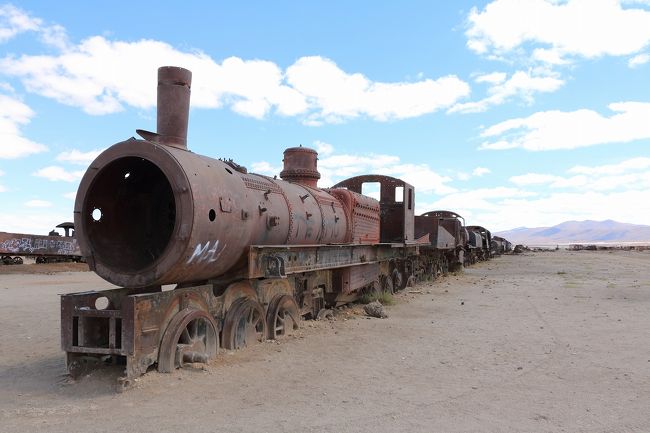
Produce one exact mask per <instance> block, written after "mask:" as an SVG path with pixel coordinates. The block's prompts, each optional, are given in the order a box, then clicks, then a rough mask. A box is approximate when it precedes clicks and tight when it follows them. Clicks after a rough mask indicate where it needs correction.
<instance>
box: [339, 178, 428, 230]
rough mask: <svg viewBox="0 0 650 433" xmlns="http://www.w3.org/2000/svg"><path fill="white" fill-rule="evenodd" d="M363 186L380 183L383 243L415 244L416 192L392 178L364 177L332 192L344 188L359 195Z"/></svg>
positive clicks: (409, 186) (342, 184)
mask: <svg viewBox="0 0 650 433" xmlns="http://www.w3.org/2000/svg"><path fill="white" fill-rule="evenodd" d="M364 183H379V185H380V192H379V206H380V222H381V235H380V241H381V242H382V243H391V242H404V243H408V242H414V241H415V226H414V215H415V213H414V212H415V211H414V209H415V190H414V188H413V186H412V185H410V184H408V183H406V182H404V181H403V180H401V179H397V178H394V177H391V176H383V175H375V174H369V175H363V176H356V177H352V178H350V179H346V180H343V181H341V182H339V183H337V184H336V185H334V186H333V187H332V188H346V189H348V190H350V191H352V192H355V193H357V194H361V192H362V187H363V184H364ZM396 188H402V191H403V193H402V196H401V197H400V198H401V201H399V200H396Z"/></svg>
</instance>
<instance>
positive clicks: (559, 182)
mask: <svg viewBox="0 0 650 433" xmlns="http://www.w3.org/2000/svg"><path fill="white" fill-rule="evenodd" d="M568 173H571V174H573V176H558V175H552V174H539V173H527V174H524V175H520V176H512V177H511V178H510V181H511V182H512V183H514V184H515V185H518V186H533V185H546V186H548V187H550V188H568V189H571V188H573V189H575V188H578V189H580V190H581V191H613V190H636V189H650V158H647V157H638V158H631V159H628V160H625V161H622V162H620V163H617V164H607V165H601V166H596V167H587V166H583V165H578V166H575V167H572V168H570V169H569V170H568Z"/></svg>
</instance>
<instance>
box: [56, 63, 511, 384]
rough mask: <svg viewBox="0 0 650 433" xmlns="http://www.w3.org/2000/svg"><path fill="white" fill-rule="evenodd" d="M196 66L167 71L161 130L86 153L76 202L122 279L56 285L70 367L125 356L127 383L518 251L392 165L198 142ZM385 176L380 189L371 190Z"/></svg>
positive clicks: (91, 247) (97, 267) (96, 261)
mask: <svg viewBox="0 0 650 433" xmlns="http://www.w3.org/2000/svg"><path fill="white" fill-rule="evenodd" d="M190 82H191V73H190V72H189V71H187V70H185V69H182V68H177V67H163V68H160V69H159V70H158V118H157V132H156V133H153V132H148V131H142V130H138V131H137V133H138V135H140V137H141V139H135V138H130V139H127V140H125V141H123V142H120V143H117V144H115V145H113V146H111V147H110V148H108V149H107V150H106V151H104V152H103V153H102V154H101V155H99V156H98V157H97V159H96V160H95V161H93V162H92V163H91V164H90V167H89V168H88V170H87V172H86V173H85V175H84V177H83V179H82V180H81V183H80V186H79V190H78V192H77V199H76V202H75V209H74V216H75V219H74V224H75V227H76V239H77V241H78V244H79V247H80V252H81V255H82V256H83V257H84V258H85V260H86V261H87V263H88V265H89V267H90V268H91V269H92V270H94V271H95V272H96V273H97V274H98V275H99V276H101V277H102V278H104V279H105V280H107V281H109V282H111V283H113V284H115V285H116V286H118V288H115V289H111V290H104V291H89V292H83V293H73V294H65V295H62V296H61V328H62V329H61V341H62V348H63V350H64V351H65V352H66V356H67V367H68V371H69V372H70V374H72V375H76V374H79V373H80V372H82V371H85V370H86V369H87V368H88V367H89V366H91V365H95V364H96V363H97V361H112V362H115V363H118V364H120V365H124V367H125V370H124V377H122V378H121V379H120V381H121V383H122V384H124V385H128V383H130V381H131V379H132V378H134V377H137V376H139V375H140V374H143V373H144V372H146V371H147V369H149V368H151V367H153V366H156V367H157V369H158V370H159V371H162V372H171V371H173V370H174V369H176V368H178V367H182V366H184V365H186V364H188V363H196V362H203V363H206V362H208V361H209V360H210V359H212V358H214V357H215V356H217V353H218V351H219V350H220V348H223V349H230V350H231V349H240V348H243V347H246V346H249V345H252V344H255V343H257V342H261V341H264V340H267V339H276V338H279V337H282V336H286V335H288V334H290V333H292V332H293V331H294V330H295V329H297V328H298V326H299V323H300V320H301V319H303V318H312V319H318V318H322V317H324V316H327V315H329V314H331V309H332V308H333V307H336V306H339V305H342V304H345V303H348V302H352V301H354V300H355V299H357V298H358V297H359V296H360V295H361V294H364V293H367V292H372V291H387V292H394V291H397V290H400V289H403V288H404V287H406V286H407V285H409V284H414V283H417V282H419V281H427V280H432V279H435V278H437V277H439V276H441V275H444V274H445V273H447V272H448V271H450V270H454V269H457V268H460V267H462V266H468V265H471V264H473V263H475V262H477V261H481V260H487V259H489V258H491V257H493V256H494V255H498V254H502V253H505V252H508V251H510V250H511V244H510V243H509V242H508V241H507V240H505V239H502V238H499V237H496V236H491V234H490V231H489V230H487V229H486V228H484V227H481V226H476V225H465V221H464V220H463V219H462V217H461V216H460V215H458V214H456V213H454V212H450V211H431V212H427V213H425V214H423V215H419V216H416V215H415V213H414V209H415V190H414V188H413V186H412V185H409V184H408V183H406V182H405V181H403V180H400V179H396V178H393V177H389V176H382V175H363V176H357V177H353V178H350V179H347V180H344V181H342V182H339V183H338V184H336V185H334V186H333V187H331V188H325V189H323V188H319V187H318V186H317V182H318V179H319V177H320V175H319V173H318V170H317V153H316V152H315V151H314V150H312V149H308V148H305V147H294V148H289V149H287V150H285V152H284V160H283V162H284V170H283V171H282V172H281V173H280V178H279V179H278V178H276V177H268V176H262V175H258V174H253V173H248V172H247V170H246V169H245V168H244V167H242V166H240V165H238V164H236V163H234V162H233V161H232V160H218V159H213V158H210V157H207V156H203V155H199V154H196V153H193V152H191V151H189V150H188V149H187V140H186V137H187V125H188V116H189V95H190ZM367 183H373V184H374V185H375V186H377V185H378V186H379V196H378V199H375V198H372V197H369V196H367V195H363V194H362V189H363V185H364V184H367Z"/></svg>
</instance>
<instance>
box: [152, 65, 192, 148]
mask: <svg viewBox="0 0 650 433" xmlns="http://www.w3.org/2000/svg"><path fill="white" fill-rule="evenodd" d="M191 85H192V72H191V71H189V70H187V69H184V68H179V67H176V66H163V67H161V68H158V126H157V133H158V140H157V141H158V142H159V143H161V144H166V145H169V146H173V147H177V148H179V149H187V124H188V119H189V116H190V88H191Z"/></svg>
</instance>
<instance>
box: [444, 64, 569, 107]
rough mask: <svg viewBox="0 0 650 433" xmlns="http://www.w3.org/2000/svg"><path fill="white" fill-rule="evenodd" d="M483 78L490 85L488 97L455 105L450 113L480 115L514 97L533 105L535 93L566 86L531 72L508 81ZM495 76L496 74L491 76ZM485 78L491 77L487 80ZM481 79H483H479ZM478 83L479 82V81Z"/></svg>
mask: <svg viewBox="0 0 650 433" xmlns="http://www.w3.org/2000/svg"><path fill="white" fill-rule="evenodd" d="M495 74H499V75H498V76H493V77H490V76H483V78H484V80H483V81H484V82H487V83H490V84H491V86H490V88H489V89H488V95H489V96H487V97H486V98H483V99H481V100H479V101H472V102H463V103H458V104H455V105H454V106H453V107H452V108H451V109H449V112H451V113H454V112H459V113H480V112H483V111H486V110H487V109H488V108H489V107H491V106H494V105H501V104H503V103H505V102H507V101H509V100H511V99H512V98H514V97H518V98H521V99H523V100H524V101H525V102H527V103H531V102H532V100H533V95H534V94H535V93H549V92H554V91H556V90H557V89H559V88H560V87H562V85H563V84H564V80H561V79H559V78H556V77H554V76H549V75H535V74H532V73H530V72H524V71H517V72H515V73H514V74H513V75H512V76H511V77H510V78H509V79H508V80H505V74H504V76H503V79H502V76H501V75H500V73H495ZM490 75H494V74H490ZM485 77H489V78H488V79H485ZM479 78H481V77H479ZM477 81H478V80H477Z"/></svg>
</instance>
